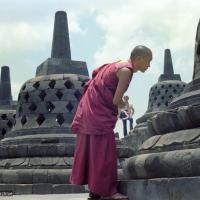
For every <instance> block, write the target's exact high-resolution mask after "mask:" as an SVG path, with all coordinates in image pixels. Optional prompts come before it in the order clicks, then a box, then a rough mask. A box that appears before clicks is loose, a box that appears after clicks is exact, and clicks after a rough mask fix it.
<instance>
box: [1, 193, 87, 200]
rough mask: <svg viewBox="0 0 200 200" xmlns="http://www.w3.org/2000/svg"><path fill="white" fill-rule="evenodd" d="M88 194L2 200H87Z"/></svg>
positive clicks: (11, 197)
mask: <svg viewBox="0 0 200 200" xmlns="http://www.w3.org/2000/svg"><path fill="white" fill-rule="evenodd" d="M87 197H88V194H87V193H84V194H44V195H13V196H0V200H87Z"/></svg>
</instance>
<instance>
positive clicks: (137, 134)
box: [121, 125, 152, 154]
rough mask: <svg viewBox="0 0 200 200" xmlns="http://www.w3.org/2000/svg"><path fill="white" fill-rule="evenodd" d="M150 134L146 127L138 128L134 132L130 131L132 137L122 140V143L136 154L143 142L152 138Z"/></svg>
mask: <svg viewBox="0 0 200 200" xmlns="http://www.w3.org/2000/svg"><path fill="white" fill-rule="evenodd" d="M149 133H150V132H149V131H148V129H147V126H146V125H144V127H141V126H140V127H138V126H136V127H135V128H134V130H132V131H130V135H128V136H126V137H124V138H122V139H121V141H122V142H123V143H124V144H125V145H127V146H129V147H130V148H132V149H133V151H134V154H135V153H136V151H137V150H138V148H139V147H140V146H141V145H142V144H143V142H144V141H145V140H147V139H148V138H150V137H151V136H152V135H150V134H149Z"/></svg>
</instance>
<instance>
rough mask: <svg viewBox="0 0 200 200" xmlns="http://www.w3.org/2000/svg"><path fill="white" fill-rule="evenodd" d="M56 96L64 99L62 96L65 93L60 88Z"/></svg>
mask: <svg viewBox="0 0 200 200" xmlns="http://www.w3.org/2000/svg"><path fill="white" fill-rule="evenodd" d="M56 96H57V97H58V99H59V100H60V99H62V97H63V93H62V92H61V91H60V90H58V91H57V92H56Z"/></svg>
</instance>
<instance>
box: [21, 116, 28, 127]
mask: <svg viewBox="0 0 200 200" xmlns="http://www.w3.org/2000/svg"><path fill="white" fill-rule="evenodd" d="M26 122H27V119H26V116H25V115H24V116H23V117H22V119H21V123H22V126H24V124H26Z"/></svg>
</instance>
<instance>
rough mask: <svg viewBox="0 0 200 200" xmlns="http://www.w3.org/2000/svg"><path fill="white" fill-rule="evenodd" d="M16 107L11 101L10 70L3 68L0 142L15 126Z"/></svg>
mask: <svg viewBox="0 0 200 200" xmlns="http://www.w3.org/2000/svg"><path fill="white" fill-rule="evenodd" d="M16 107H17V102H16V101H13V99H12V93H11V82H10V69H9V67H8V66H3V67H1V80H0V140H1V139H3V138H4V137H5V135H6V134H7V133H8V132H9V131H10V130H11V129H12V127H13V124H15V115H16Z"/></svg>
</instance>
